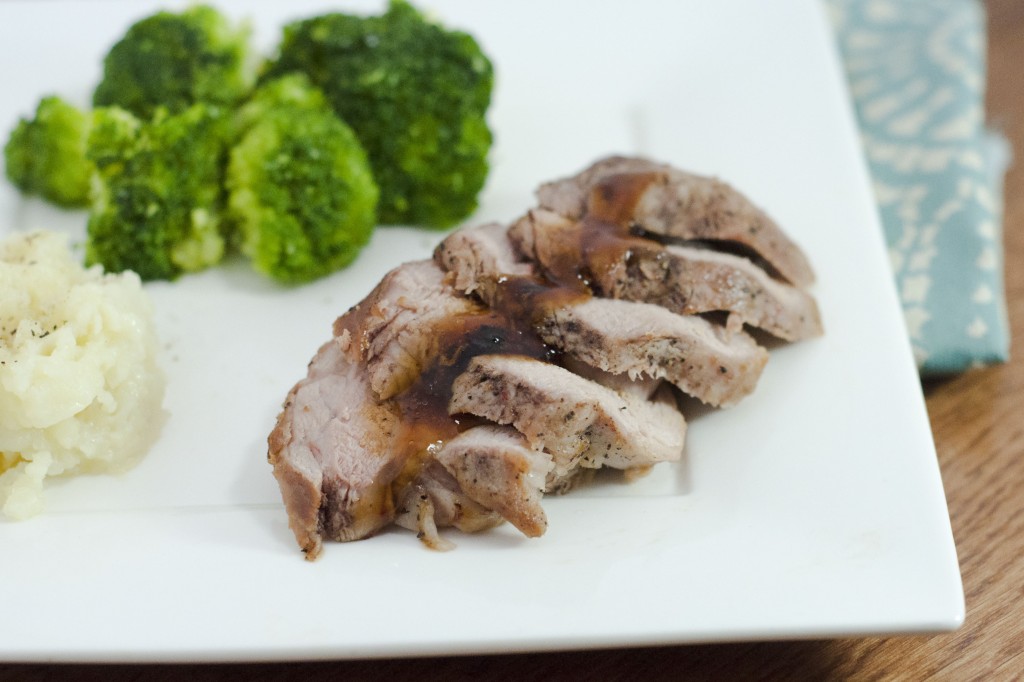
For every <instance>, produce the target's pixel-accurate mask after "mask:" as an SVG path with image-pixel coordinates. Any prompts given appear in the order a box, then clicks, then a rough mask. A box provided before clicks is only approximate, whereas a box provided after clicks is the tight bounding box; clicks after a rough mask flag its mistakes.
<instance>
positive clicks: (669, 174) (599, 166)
mask: <svg viewBox="0 0 1024 682" xmlns="http://www.w3.org/2000/svg"><path fill="white" fill-rule="evenodd" d="M537 198H538V200H539V203H540V206H541V207H542V208H546V209H549V210H552V211H555V212H556V213H560V214H562V215H564V216H566V217H568V218H574V219H581V218H583V217H584V216H591V217H595V218H600V219H603V220H608V221H611V222H614V223H617V224H621V225H629V226H636V227H639V228H640V229H642V230H644V231H646V232H648V233H653V234H657V235H661V236H663V237H667V238H672V239H678V240H711V241H728V242H734V243H737V244H740V245H742V246H743V247H746V248H749V249H752V250H753V251H755V252H756V253H757V254H758V255H759V256H760V257H762V258H764V259H765V261H767V262H768V263H769V264H770V265H771V266H772V267H773V268H774V269H775V270H776V271H778V273H779V274H780V275H781V276H782V277H784V278H785V279H787V280H788V281H790V282H792V283H793V284H796V285H797V286H808V285H810V284H812V283H813V282H814V271H813V270H812V269H811V266H810V263H809V262H808V260H807V257H806V256H805V255H804V253H803V252H802V251H801V250H800V248H799V247H798V246H797V245H796V243H794V242H793V241H792V240H791V239H790V238H789V237H788V236H787V235H786V234H785V233H784V232H783V231H782V230H781V229H780V228H779V226H778V225H777V224H776V223H775V222H774V221H773V220H772V219H771V218H770V217H769V216H768V215H767V214H766V213H765V212H764V211H762V210H761V209H760V208H758V207H757V206H755V205H754V204H753V203H752V202H751V201H750V200H749V199H747V198H746V197H745V196H744V195H743V194H741V193H740V192H738V191H737V190H735V189H734V188H733V187H731V186H730V185H728V184H727V183H725V182H722V181H721V180H718V179H717V178H709V177H704V176H701V175H695V174H693V173H687V172H685V171H682V170H679V169H676V168H672V167H671V166H668V165H665V164H659V163H655V162H652V161H648V160H646V159H639V158H630V157H621V156H617V157H610V158H606V159H602V160H600V161H598V162H596V163H595V164H593V165H592V166H590V167H589V168H587V169H585V170H584V171H582V172H581V173H579V174H577V175H575V176H573V177H569V178H565V179H562V180H556V181H554V182H549V183H546V184H543V185H541V186H540V188H539V189H538V190H537Z"/></svg>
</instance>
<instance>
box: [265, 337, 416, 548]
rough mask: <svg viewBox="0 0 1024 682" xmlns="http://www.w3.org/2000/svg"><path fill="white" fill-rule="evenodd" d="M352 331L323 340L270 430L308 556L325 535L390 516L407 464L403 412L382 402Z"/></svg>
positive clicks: (374, 526) (343, 536)
mask: <svg viewBox="0 0 1024 682" xmlns="http://www.w3.org/2000/svg"><path fill="white" fill-rule="evenodd" d="M353 356H358V353H357V352H354V348H353V344H352V338H351V336H350V335H349V334H343V335H342V336H340V337H335V338H334V339H332V340H330V341H329V342H327V343H326V344H324V345H323V346H322V347H321V348H320V350H319V352H318V353H317V354H316V356H315V357H314V358H313V360H312V362H311V363H310V364H309V370H308V374H307V376H306V378H304V379H303V380H302V381H300V382H299V383H298V384H296V386H295V387H294V388H292V390H291V391H290V392H289V394H288V397H287V399H286V400H285V403H284V408H283V410H282V411H281V414H280V416H279V417H278V419H277V424H276V426H275V428H274V430H273V431H272V432H271V434H270V437H269V438H268V446H269V447H268V459H269V461H270V463H271V465H273V468H274V476H275V477H276V478H277V482H278V484H279V486H280V488H281V495H282V498H283V499H284V504H285V508H286V510H287V511H288V522H289V526H290V527H291V530H292V532H293V533H294V534H295V539H296V540H297V541H298V543H299V547H301V548H302V551H303V552H305V554H306V558H307V559H311V560H312V559H315V558H317V556H318V555H319V554H320V551H321V548H322V544H323V540H324V539H325V538H326V539H329V540H341V541H345V540H356V539H359V538H362V537H366V536H368V535H372V534H373V533H375V532H376V531H378V530H379V529H381V528H383V527H384V526H386V525H388V524H389V523H391V521H392V519H393V518H394V506H393V503H392V498H391V494H390V485H389V483H390V482H391V480H393V479H394V477H395V476H396V475H397V474H398V472H399V470H400V469H401V467H402V448H401V447H400V444H399V442H398V439H399V434H400V433H401V431H402V426H401V417H400V414H399V412H398V410H397V406H396V405H395V404H394V403H390V402H386V403H381V402H380V401H378V400H377V396H376V395H375V393H374V392H373V389H372V388H371V387H370V381H369V377H368V375H367V371H366V366H365V365H364V364H363V363H361V362H360V361H359V360H358V359H354V358H353Z"/></svg>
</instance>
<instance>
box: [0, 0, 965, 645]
mask: <svg viewBox="0 0 1024 682" xmlns="http://www.w3.org/2000/svg"><path fill="white" fill-rule="evenodd" d="M342 4H343V5H344V3H342ZM218 6H219V7H221V8H222V9H224V10H225V11H226V12H227V13H228V14H229V15H231V16H234V17H239V18H241V17H245V16H249V17H251V20H252V24H253V27H254V31H255V33H254V35H255V37H256V39H257V41H258V44H259V45H261V46H263V47H265V48H268V49H269V48H270V47H271V46H272V45H273V44H274V42H275V40H276V37H277V35H278V33H277V31H278V29H279V26H280V25H281V24H282V23H283V21H284V20H285V19H288V18H298V17H304V16H310V15H312V14H315V13H318V12H320V11H325V9H326V6H325V5H324V4H322V3H317V2H312V1H304V2H290V3H273V4H272V3H266V4H261V5H254V4H252V3H243V2H227V1H226V0H225V1H223V2H219V3H218ZM332 7H333V8H337V7H338V5H332ZM348 7H349V8H351V9H360V10H361V9H370V10H375V9H378V8H379V7H380V5H378V4H376V3H370V4H367V3H361V2H353V3H351V4H350V5H349V6H348ZM429 7H430V8H431V9H432V10H434V11H436V14H437V15H438V16H439V17H441V18H443V20H444V21H446V22H447V23H448V24H449V25H451V26H455V27H461V28H465V29H468V30H470V31H472V32H473V33H474V34H475V35H476V36H477V37H478V39H479V40H480V41H481V43H482V44H483V45H484V46H485V49H486V50H487V51H488V52H489V54H490V55H491V56H492V57H493V59H494V62H495V65H496V68H497V90H496V94H495V101H494V106H493V109H492V118H491V120H492V123H493V127H494V129H495V132H496V137H497V143H496V146H495V148H494V151H493V172H492V174H491V177H490V179H489V182H488V185H487V187H486V189H485V192H484V194H483V200H482V205H481V208H480V210H479V211H478V213H477V215H475V216H474V217H473V219H472V220H471V221H470V222H480V221H484V220H490V219H497V220H503V221H509V220H511V219H513V218H515V217H516V216H517V215H519V214H520V213H521V212H523V211H524V210H525V209H526V208H528V207H529V206H530V205H531V201H532V190H533V188H534V187H535V186H536V185H537V184H538V183H539V182H540V181H542V180H546V179H551V178H554V177H558V176H561V175H564V174H568V173H571V172H575V171H576V170H578V169H580V168H582V167H583V166H585V165H587V164H589V163H590V162H591V161H593V160H594V159H596V158H597V157H599V156H601V155H604V154H606V153H610V152H624V153H641V154H645V155H649V156H651V157H654V158H657V159H661V160H665V161H668V162H671V163H674V164H676V165H678V166H680V167H682V168H686V169H689V170H693V171H695V172H699V173H703V174H709V175H718V176H720V177H722V178H724V179H726V180H728V181H729V182H731V183H732V184H734V185H735V186H736V187H738V188H740V189H741V190H742V191H743V192H745V193H746V194H747V195H748V196H750V197H751V198H752V199H753V200H754V201H755V202H756V203H758V204H760V205H761V206H762V207H764V208H765V209H766V210H767V211H768V212H769V213H770V214H772V215H773V216H774V217H775V218H776V219H777V220H778V221H779V222H780V224H781V225H783V227H784V229H786V230H787V231H788V233H789V234H790V235H791V236H793V237H794V238H795V239H796V241H797V242H798V243H800V244H801V245H802V246H803V247H804V248H805V250H806V251H807V253H808V255H809V256H810V259H811V261H812V263H813V264H814V266H815V268H816V270H817V272H818V277H819V280H818V283H817V284H816V285H815V287H814V293H815V295H816V296H817V297H818V299H819V303H820V305H821V308H822V311H823V315H824V320H825V325H826V329H827V333H826V335H825V336H824V338H821V339H817V340H813V341H808V342H804V343H798V344H793V345H788V346H783V347H780V348H777V349H775V350H773V352H772V358H771V360H770V362H769V364H768V367H767V369H766V371H765V373H764V376H763V379H762V381H761V384H760V386H759V388H758V390H757V391H756V392H755V393H754V395H753V396H751V397H750V398H749V399H747V400H746V401H744V402H743V403H742V404H741V405H739V406H738V407H736V408H734V409H731V410H727V411H720V412H712V413H709V414H704V415H701V416H700V417H698V418H697V419H695V420H694V421H693V423H692V424H691V430H690V435H689V442H688V446H687V450H686V454H685V459H684V461H683V462H682V463H680V464H678V465H672V466H670V465H662V466H660V467H658V468H657V469H656V470H655V472H654V473H652V474H651V475H650V476H649V477H648V478H647V479H644V480H642V481H639V482H637V483H636V484H635V485H631V486H622V485H604V486H601V487H598V488H595V489H591V490H588V491H586V494H583V495H569V496H567V497H565V498H559V499H549V500H546V502H545V507H546V509H547V512H548V514H549V520H550V529H549V531H548V533H547V535H545V536H544V537H543V538H540V539H537V540H527V539H524V538H522V537H520V536H519V535H518V534H517V533H516V532H515V531H514V529H511V528H504V527H503V528H499V529H497V530H496V531H494V532H490V533H486V534H481V535H478V536H464V535H460V534H457V533H448V534H447V535H448V536H449V537H452V538H453V539H454V540H455V541H456V542H457V544H458V548H457V549H456V550H455V551H452V552H448V553H436V552H431V551H428V550H426V549H424V548H423V547H421V546H420V545H419V543H418V542H416V540H415V538H414V537H413V536H412V534H411V533H408V532H405V531H400V530H395V531H389V532H385V533H383V534H382V535H380V536H378V537H375V538H373V539H370V540H367V541H364V542H358V543H352V544H347V545H342V544H329V545H328V546H327V547H326V548H325V551H324V555H323V557H322V559H321V560H320V561H318V562H316V563H307V562H305V561H303V560H302V555H301V554H300V553H299V551H298V549H297V547H296V545H295V543H294V540H293V538H292V537H291V534H290V532H289V530H288V528H287V523H286V518H285V514H284V511H283V507H282V505H281V503H280V497H279V494H278V490H277V486H276V483H275V482H274V480H273V478H272V477H271V472H270V467H269V466H268V465H267V463H266V461H265V453H266V444H265V439H266V436H267V433H268V432H269V431H270V429H271V427H272V425H273V420H274V417H275V415H276V413H277V410H278V406H279V404H280V402H281V400H282V399H283V398H284V395H285V394H286V392H287V391H288V389H289V388H290V387H291V385H292V384H293V383H294V382H295V381H296V380H298V379H299V378H300V377H302V376H303V375H304V373H305V367H306V363H307V361H308V360H309V359H310V358H311V357H312V355H313V353H314V351H315V350H316V348H317V347H318V346H319V345H320V343H322V342H323V341H324V340H326V339H327V338H328V336H329V333H330V325H331V322H332V321H333V319H334V318H335V317H336V316H337V315H338V314H340V313H341V312H343V311H344V310H345V309H346V308H347V307H348V306H349V305H351V304H352V303H355V302H356V301H358V300H359V299H360V298H362V297H363V296H364V295H365V294H366V293H367V292H368V291H369V290H370V288H371V287H372V286H373V285H374V284H375V283H376V282H377V281H378V279H379V278H380V277H381V276H382V275H383V274H384V273H385V272H386V271H387V270H388V269H390V268H391V267H393V266H394V265H396V264H398V263H399V262H401V261H403V260H409V259H413V258H420V257H424V256H426V255H427V254H429V253H430V251H431V249H432V247H433V246H434V244H436V243H437V241H438V240H439V239H440V236H441V235H439V234H437V233H433V232H428V231H420V230H412V229H399V228H387V229H381V230H378V231H377V233H376V236H375V238H374V240H373V243H372V244H371V245H370V247H369V248H368V249H367V250H366V251H365V253H364V254H363V255H362V256H361V258H360V259H359V260H358V261H357V263H356V264H355V265H354V266H352V267H351V268H349V269H348V270H346V271H344V272H340V273H338V274H336V275H335V276H333V277H330V278H328V279H325V280H323V281H320V282H317V283H315V284H312V285H310V286H307V287H303V288H299V289H282V288H278V287H276V286H274V285H272V284H270V283H268V282H267V281H264V280H262V279H261V278H260V277H258V276H256V275H254V274H253V273H251V272H250V271H249V270H248V268H247V266H246V265H245V264H244V263H234V264H231V265H228V266H225V267H219V268H216V269H213V270H210V271H208V272H205V273H202V274H200V275H196V276H191V277H186V278H184V279H182V280H180V281H178V282H175V283H171V284H167V283H157V284H152V285H149V286H148V289H149V292H150V293H151V294H152V296H153V299H154V301H155V304H156V307H157V315H158V324H159V330H160V333H161V335H162V341H163V343H164V346H165V352H164V355H163V363H164V365H165V367H166V368H167V372H168V374H169V377H170V383H169V388H168V394H167V401H166V406H167V408H168V410H169V412H170V418H169V421H168V422H167V424H166V427H165V429H164V431H163V435H162V438H161V439H160V441H159V442H158V443H157V445H156V446H155V447H154V448H153V450H152V451H151V452H150V453H149V455H148V456H147V457H146V459H145V460H144V461H143V462H142V463H141V464H140V465H139V466H138V467H137V468H136V469H135V470H133V471H131V472H130V473H128V474H126V475H123V476H120V477H108V476H93V477H86V478H78V479H72V480H66V481H56V482H54V483H52V484H51V485H50V486H49V488H48V493H47V505H48V509H47V511H46V512H45V513H44V514H43V515H41V516H39V517H37V518H34V519H31V520H28V521H25V522H18V523H15V522H10V521H0V556H2V561H0V577H2V583H3V585H4V593H5V595H4V599H3V604H4V605H3V613H4V617H3V618H0V659H8V660H43V659H45V660H228V659H230V660H240V659H244V660H265V659H288V658H300V657H313V658H315V657H339V658H341V657H357V656H358V657H363V656H384V655H389V656H390V655H413V654H442V653H463V652H488V651H521V650H538V649H555V648H570V647H595V646H611V645H634V644H655V643H681V642H705V641H723V640H737V639H748V638H759V639H761V638H794V637H829V636H838V635H856V634H865V633H880V632H921V631H935V630H946V629H952V628H955V627H957V626H958V625H959V624H960V623H961V621H962V618H963V593H962V587H961V583H960V576H959V571H958V565H957V559H956V553H955V549H954V546H953V539H952V534H951V532H950V525H949V519H948V515H947V511H946V505H945V499H944V495H943V490H942V483H941V479H940V476H939V469H938V466H937V463H936V457H935V450H934V446H933V444H932V440H931V434H930V431H929V424H928V420H927V416H926V412H925V408H924V402H923V399H922V395H921V390H920V386H919V384H918V380H917V375H916V372H915V369H914V363H913V359H912V356H911V352H910V347H909V344H908V342H907V340H906V336H905V332H904V326H903V320H902V317H901V314H900V310H899V307H898V304H897V298H896V295H895V291H894V287H893V284H892V278H891V276H890V271H889V268H888V265H887V261H886V253H885V248H884V245H883V241H882V236H881V230H880V227H879V223H878V218H877V215H876V212H875V209H874V207H873V203H872V197H871V191H870V186H869V181H868V177H867V174H866V171H865V167H864V164H863V162H862V159H861V154H860V149H859V145H858V142H857V134H856V130H855V122H854V120H853V117H852V115H851V110H850V106H849V103H848V101H847V94H846V90H845V87H844V84H843V81H842V77H841V73H840V69H839V65H838V62H837V58H836V55H835V53H834V51H833V46H832V43H831V36H830V33H829V29H828V26H827V23H826V20H825V17H824V15H823V12H822V10H821V8H820V7H819V5H818V4H817V3H816V2H814V0H786V1H783V2H772V3H767V2H762V1H761V0H728V1H726V2H715V3H696V2H687V3H665V2H660V1H656V0H644V1H643V2H614V3H613V2H600V3H598V2H583V1H582V0H580V1H579V2H541V1H540V0H530V1H526V2H505V3H500V4H498V3H481V2H473V1H471V0H464V1H458V0H452V1H450V2H449V1H448V0H444V1H442V0H432V1H431V2H430V3H429ZM148 11H149V8H148V7H144V6H143V3H139V2H132V3H127V2H125V3H115V2H79V1H75V2H46V3H37V2H18V1H8V2H3V3H0V64H3V65H4V67H3V69H4V79H3V80H4V85H3V88H2V91H0V130H2V131H3V133H4V135H6V132H7V131H9V130H10V129H11V127H12V126H13V125H14V123H15V121H16V119H17V117H18V116H24V115H28V114H30V113H31V112H32V111H33V110H34V107H35V104H36V101H37V100H38V98H39V97H40V96H42V95H43V94H46V93H50V92H54V93H60V94H62V95H64V96H66V97H68V98H70V99H72V100H74V101H77V102H79V103H82V104H84V103H86V102H88V98H89V94H90V92H91V89H92V88H93V87H94V86H95V84H96V82H97V80H98V78H99V64H100V59H101V57H102V55H103V54H104V53H105V51H106V50H107V48H108V47H109V46H110V45H111V44H112V43H113V41H114V40H116V39H117V38H118V37H119V35H121V33H122V32H123V30H124V29H125V27H126V26H127V25H128V24H129V23H130V21H132V20H134V19H136V18H139V17H140V16H143V15H145V14H147V13H148ZM84 223H85V215H84V214H83V213H82V212H62V211H58V210H55V209H52V208H50V207H48V206H46V205H44V204H43V203H41V202H39V201H36V200H26V199H23V198H22V197H20V196H19V195H18V194H17V192H16V191H15V190H14V189H13V188H12V187H11V186H10V185H9V184H7V183H6V182H5V183H3V184H2V185H0V235H6V234H9V233H12V232H14V231H20V230H27V229H30V228H35V227H42V228H50V229H55V230H60V231H64V232H66V233H68V234H70V235H71V236H72V238H73V240H75V241H78V242H80V241H81V239H82V237H83V235H84ZM14 614H17V615H16V617H15V615H14Z"/></svg>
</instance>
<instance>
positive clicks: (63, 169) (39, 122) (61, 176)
mask: <svg viewBox="0 0 1024 682" xmlns="http://www.w3.org/2000/svg"><path fill="white" fill-rule="evenodd" d="M89 125H90V114H88V113H86V112H84V111H81V110H79V109H78V108H76V107H75V106H73V105H71V104H68V103H67V102H65V101H64V100H62V99H61V98H59V97H44V98H43V99H42V100H40V102H39V106H38V107H36V114H35V118H33V119H31V120H28V119H21V120H20V121H18V125H17V126H16V127H15V128H14V130H13V131H12V132H11V137H10V139H9V140H8V141H7V145H6V146H5V147H4V159H5V161H6V166H7V177H8V178H9V179H10V180H11V182H13V183H14V184H15V185H16V186H17V187H18V188H19V189H21V191H22V192H25V193H26V194H39V195H40V196H42V197H43V198H44V199H47V200H48V201H52V202H53V203H55V204H60V205H61V206H68V207H75V206H85V205H86V204H87V203H88V201H89V178H90V176H91V175H92V170H93V167H92V163H90V162H89V161H88V160H87V159H86V158H85V141H86V138H87V137H88V135H89Z"/></svg>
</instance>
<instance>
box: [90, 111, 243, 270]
mask: <svg viewBox="0 0 1024 682" xmlns="http://www.w3.org/2000/svg"><path fill="white" fill-rule="evenodd" d="M229 132H230V125H229V119H228V116H227V114H226V113H225V112H224V111H223V110H222V109H221V108H219V107H216V106H213V105H207V104H196V105H193V106H192V107H189V108H188V109H186V110H185V111H183V112H182V113H180V114H175V115H171V114H168V113H167V112H165V111H163V110H162V109H160V110H157V113H156V115H155V116H154V118H153V119H152V120H151V121H142V120H139V119H138V118H136V117H135V116H133V115H132V114H131V113H129V112H127V111H124V110H123V109H119V108H117V107H111V108H106V109H97V110H96V112H95V115H94V125H93V129H92V132H91V134H90V135H89V145H88V156H89V158H90V159H91V160H92V161H93V162H94V163H95V164H96V168H97V174H96V178H97V179H98V182H97V186H96V190H95V191H94V195H93V206H92V212H91V214H90V216H89V226H88V238H87V241H86V261H87V262H88V263H90V264H92V263H102V264H103V266H104V267H105V268H106V269H107V270H109V271H113V272H120V271H121V270H126V269H131V270H134V271H135V272H137V273H138V274H139V276H140V277H142V279H146V280H151V279H173V278H175V277H177V276H178V275H180V274H181V273H184V272H192V271H195V270H201V269H203V268H205V267H207V266H210V265H213V264H214V263H217V262H218V261H220V260H221V258H222V257H223V255H224V237H223V236H222V233H221V223H222V217H221V216H222V213H223V190H222V189H221V188H222V183H223V176H224V164H225V159H226V151H227V145H228V136H229Z"/></svg>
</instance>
